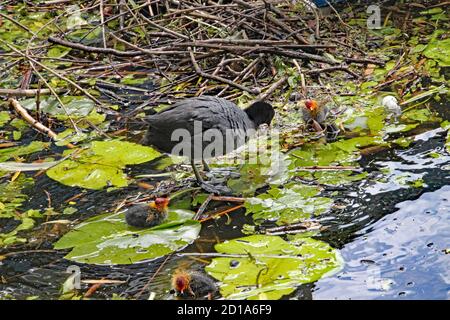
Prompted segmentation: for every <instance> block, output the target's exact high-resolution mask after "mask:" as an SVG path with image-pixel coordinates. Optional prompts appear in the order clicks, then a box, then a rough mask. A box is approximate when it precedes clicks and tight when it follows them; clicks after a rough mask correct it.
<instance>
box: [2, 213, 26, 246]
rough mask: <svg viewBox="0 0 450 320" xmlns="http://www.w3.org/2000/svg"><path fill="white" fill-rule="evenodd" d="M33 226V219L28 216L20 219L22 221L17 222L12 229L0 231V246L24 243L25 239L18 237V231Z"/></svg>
mask: <svg viewBox="0 0 450 320" xmlns="http://www.w3.org/2000/svg"><path fill="white" fill-rule="evenodd" d="M33 227H34V220H33V219H31V218H28V217H25V218H23V219H22V223H21V224H19V225H18V226H17V227H16V228H15V229H14V230H12V231H10V232H8V233H0V247H2V246H8V245H11V244H16V243H26V242H27V239H25V238H21V237H19V236H18V235H17V234H18V233H19V231H23V230H28V229H31V228H33Z"/></svg>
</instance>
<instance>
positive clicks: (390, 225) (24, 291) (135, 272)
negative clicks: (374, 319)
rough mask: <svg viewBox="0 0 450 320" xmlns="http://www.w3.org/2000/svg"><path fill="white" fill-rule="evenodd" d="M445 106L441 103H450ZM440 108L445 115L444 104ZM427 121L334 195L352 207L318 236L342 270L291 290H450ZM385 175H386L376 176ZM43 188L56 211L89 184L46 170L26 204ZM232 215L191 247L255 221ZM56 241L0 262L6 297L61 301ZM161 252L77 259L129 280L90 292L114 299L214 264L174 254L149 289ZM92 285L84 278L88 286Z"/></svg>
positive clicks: (384, 295)
mask: <svg viewBox="0 0 450 320" xmlns="http://www.w3.org/2000/svg"><path fill="white" fill-rule="evenodd" d="M438 107H439V108H438V109H441V110H442V107H445V106H444V105H441V106H438ZM441 115H442V116H444V118H447V116H448V114H447V111H446V112H444V114H441ZM436 127H437V125H435V126H434V128H436ZM430 129H432V128H428V131H427V132H426V133H423V134H420V135H418V136H416V141H415V142H413V143H412V145H411V146H410V147H409V148H408V149H390V150H386V151H384V152H381V153H378V154H375V155H373V156H369V157H366V158H364V159H362V160H361V165H362V166H363V167H364V168H365V169H366V170H367V171H368V172H369V177H368V179H366V180H364V181H363V182H361V183H359V184H357V185H354V186H352V187H350V189H349V190H348V191H345V192H341V193H340V194H339V196H338V197H337V198H336V197H335V198H334V199H335V200H336V201H339V202H341V203H342V204H345V205H346V207H345V208H344V209H342V210H333V211H332V212H330V213H328V214H326V215H324V216H322V217H321V218H320V219H321V223H322V224H323V225H325V226H327V227H328V230H327V231H326V232H325V233H323V234H322V235H321V236H320V237H319V238H320V239H321V240H324V241H326V242H328V243H330V244H331V245H332V246H334V247H336V248H338V249H340V251H341V254H342V256H343V258H344V260H345V266H344V268H343V270H342V271H340V272H339V273H337V274H335V275H334V276H332V277H329V278H324V279H322V280H319V281H318V282H316V283H313V284H308V285H302V286H299V288H298V290H297V291H296V292H295V293H294V294H293V295H292V296H290V297H288V298H298V299H364V298H368V299H448V298H450V296H449V292H450V254H446V251H445V249H450V215H449V211H450V210H449V209H450V174H449V170H450V157H449V156H448V154H447V153H446V151H445V150H444V143H445V135H446V132H444V131H443V130H441V129H439V128H437V129H432V130H430ZM430 153H433V154H434V155H439V157H432V156H430ZM152 166H153V164H152V163H148V164H144V165H141V166H136V167H135V168H133V174H134V175H135V174H138V173H144V172H145V173H149V172H152V169H151V168H152ZM386 168H388V169H389V173H387V174H386V173H384V174H382V173H381V171H380V170H381V169H386ZM382 177H384V178H385V179H384V180H382V181H379V179H380V178H382ZM386 177H387V178H386ZM417 178H421V179H422V180H423V182H424V186H423V187H421V188H414V187H411V186H408V185H406V184H404V183H401V181H402V180H404V179H411V180H415V179H417ZM43 190H46V191H48V192H49V193H50V194H51V195H52V199H53V206H54V207H55V209H56V210H58V209H59V208H62V207H64V206H65V205H66V200H67V199H70V198H71V197H73V196H74V195H76V194H78V193H80V192H82V190H80V189H77V188H69V187H64V186H61V185H60V184H58V183H56V182H54V181H52V180H50V179H48V178H47V177H45V176H41V177H40V178H39V179H37V181H36V185H35V186H34V187H33V189H32V190H29V195H30V200H29V202H28V203H27V206H29V207H30V208H39V207H42V208H45V207H46V206H47V197H46V196H45V193H44V192H43ZM140 192H142V189H139V188H138V187H136V186H130V187H127V188H123V189H120V190H117V191H113V192H109V193H106V192H104V191H87V192H85V193H84V194H83V197H81V198H80V199H79V200H77V201H78V203H77V205H76V207H77V208H78V210H79V211H78V213H77V214H75V216H72V217H71V218H74V217H76V218H78V219H86V218H88V217H90V216H93V215H96V214H99V213H102V212H105V211H107V210H109V209H110V208H112V207H114V206H116V205H117V203H118V202H120V201H122V200H123V199H125V198H127V197H130V196H138V195H139V193H140ZM25 209H26V208H25ZM231 219H232V220H231V221H229V223H227V218H225V217H224V218H221V219H220V220H218V221H214V222H211V223H209V224H206V225H204V227H203V229H202V233H201V237H200V238H199V239H198V240H197V241H196V242H195V243H194V244H192V245H191V246H189V247H187V248H186V249H185V250H184V252H211V251H213V245H214V243H215V242H216V239H220V240H224V239H232V238H236V237H240V236H242V234H241V232H240V230H241V227H242V224H243V223H250V222H251V218H249V217H246V216H245V215H244V214H243V211H237V212H235V213H233V214H231ZM0 225H2V223H1V222H0ZM2 227H5V226H4V225H2ZM52 241H54V239H47V240H44V241H42V243H41V245H40V247H39V248H38V249H39V250H50V252H45V251H44V252H36V253H30V252H23V253H20V252H18V253H16V254H14V255H12V256H9V257H8V258H6V259H4V260H2V261H0V275H1V281H0V298H17V299H23V298H27V297H30V296H38V297H39V298H41V299H56V298H58V297H59V296H60V288H61V285H62V283H63V282H64V280H65V279H66V278H67V277H68V274H67V273H66V269H67V268H68V267H69V266H71V265H73V264H74V263H72V262H70V261H66V260H64V259H63V256H64V252H51V249H52V244H51V243H52ZM33 249H35V248H33ZM12 251H14V250H12ZM163 260H164V258H163V259H158V260H155V261H151V262H146V263H140V264H135V265H129V266H117V267H104V266H91V265H82V264H79V265H78V266H79V267H80V270H81V277H82V279H84V280H85V279H101V278H103V277H104V278H107V279H114V280H123V281H126V283H124V284H119V285H104V286H102V287H100V289H99V290H98V291H97V292H96V294H95V295H94V296H93V297H92V298H97V299H106V298H111V296H112V294H113V293H115V294H117V295H119V296H120V297H124V298H142V299H146V298H147V297H148V294H149V292H155V293H156V298H157V299H172V298H173V297H172V295H171V294H170V293H169V289H170V288H169V287H170V274H171V272H172V271H173V270H174V269H176V268H178V267H189V268H193V269H200V268H202V267H203V266H204V265H205V264H206V263H208V260H207V259H206V260H203V261H199V260H194V259H192V258H187V257H180V256H177V255H174V256H172V257H171V258H170V259H169V260H168V261H167V262H166V264H165V265H164V267H163V268H162V270H163V271H162V272H159V273H158V274H157V276H156V277H155V278H154V279H152V281H151V282H150V284H149V285H148V287H146V289H145V290H143V288H144V287H145V286H146V285H147V284H148V283H149V280H150V279H151V278H152V276H153V274H154V272H155V270H156V269H157V268H158V267H159V266H160V264H161V263H162V261H163ZM87 288H88V287H87V285H83V288H82V289H83V291H85V290H86V289H87ZM142 290H143V291H142ZM141 291H142V294H140V293H141Z"/></svg>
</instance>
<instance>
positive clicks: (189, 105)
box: [142, 96, 275, 184]
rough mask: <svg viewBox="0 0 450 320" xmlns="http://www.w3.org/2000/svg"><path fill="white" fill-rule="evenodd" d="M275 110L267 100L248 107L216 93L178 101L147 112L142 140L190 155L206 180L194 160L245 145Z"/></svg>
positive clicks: (165, 150)
mask: <svg viewBox="0 0 450 320" xmlns="http://www.w3.org/2000/svg"><path fill="white" fill-rule="evenodd" d="M274 115H275V112H274V110H273V107H272V106H271V105H270V104H268V103H265V102H256V103H254V104H252V105H251V106H249V107H248V108H246V109H244V110H243V109H241V108H239V107H238V106H237V105H235V104H234V103H232V102H230V101H228V100H225V99H222V98H217V97H211V96H202V97H196V98H189V99H184V100H181V101H179V102H177V103H175V104H174V105H173V106H171V107H169V108H167V109H164V110H162V111H161V112H159V113H157V114H154V115H151V116H148V117H147V121H148V124H149V128H148V131H147V133H146V135H145V137H144V140H143V142H142V143H143V144H146V145H152V146H154V147H156V148H158V149H159V150H161V151H164V152H167V153H171V154H175V155H179V156H185V157H188V158H190V159H191V164H192V168H193V169H194V173H195V176H196V178H197V181H198V182H199V183H201V184H202V183H203V181H202V178H201V177H200V175H199V173H198V171H197V169H196V167H195V166H194V160H202V161H203V163H204V165H205V169H206V170H208V168H207V165H206V163H205V162H204V160H205V159H207V158H210V157H217V156H220V155H224V154H226V153H228V152H231V151H232V150H234V149H236V148H238V147H239V146H241V145H243V144H244V143H245V142H247V141H248V139H249V138H250V137H251V136H252V134H254V132H255V130H256V129H258V127H259V126H260V125H261V124H270V122H271V121H272V119H273V117H274Z"/></svg>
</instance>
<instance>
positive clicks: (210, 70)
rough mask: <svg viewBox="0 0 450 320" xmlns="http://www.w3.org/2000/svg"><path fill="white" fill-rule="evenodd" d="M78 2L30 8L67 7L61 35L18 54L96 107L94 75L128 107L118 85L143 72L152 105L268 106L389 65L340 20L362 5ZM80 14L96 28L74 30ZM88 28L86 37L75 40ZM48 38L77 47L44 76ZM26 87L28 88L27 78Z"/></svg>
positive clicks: (58, 22) (39, 35)
mask: <svg viewBox="0 0 450 320" xmlns="http://www.w3.org/2000/svg"><path fill="white" fill-rule="evenodd" d="M70 4H71V3H70V2H69V1H65V0H56V1H50V2H45V3H41V4H35V5H32V4H31V5H28V6H29V10H38V11H42V10H51V9H59V11H57V12H58V13H59V14H58V15H57V16H56V17H55V18H54V19H53V20H52V24H53V25H54V26H56V27H57V30H59V32H57V33H55V32H51V33H48V32H47V33H46V32H44V31H45V27H44V28H42V29H41V30H39V31H38V32H35V33H33V34H34V35H33V37H32V39H31V42H30V45H29V46H28V48H27V50H26V52H25V53H20V52H16V53H17V54H22V55H26V56H25V58H28V61H29V62H30V64H32V66H33V70H35V71H39V70H42V71H43V72H50V74H51V76H57V77H60V78H61V79H62V80H65V81H66V82H67V79H72V80H73V81H72V82H70V81H69V82H68V85H69V86H70V87H71V88H72V89H74V90H75V91H78V92H80V91H81V92H82V93H83V94H85V95H87V96H88V97H90V98H91V99H93V100H94V101H95V102H96V103H97V104H101V102H100V101H99V100H97V99H96V98H94V96H92V95H91V94H90V93H89V90H88V89H90V88H91V87H92V81H91V82H90V81H89V79H96V83H95V84H94V89H96V90H98V91H101V92H102V93H103V94H104V95H106V96H108V97H109V98H110V100H112V102H113V103H116V104H119V105H126V104H127V97H126V95H127V94H130V90H131V91H133V90H132V89H133V88H132V87H131V88H130V86H123V85H121V84H117V82H115V81H114V79H120V78H122V77H124V76H125V75H127V74H129V72H130V70H139V68H141V72H142V70H144V69H145V70H147V74H146V76H148V73H150V74H151V75H152V79H154V82H155V83H154V86H153V87H151V88H142V87H141V88H140V89H139V90H138V94H139V95H140V96H141V97H145V99H141V103H142V102H145V103H144V104H143V105H142V107H144V106H149V105H150V106H152V105H158V104H161V103H167V101H168V100H169V99H171V98H173V97H180V96H192V95H201V94H209V95H217V96H220V97H225V98H228V99H236V98H238V97H242V95H244V96H245V97H246V98H247V99H246V100H263V99H267V98H268V97H270V96H271V95H272V94H273V93H274V92H276V91H277V90H283V88H285V87H287V86H289V87H291V89H292V88H293V87H295V88H297V87H298V88H300V89H299V90H296V91H298V92H300V95H301V96H307V95H309V94H310V93H309V92H308V87H309V85H310V84H311V82H314V83H316V84H318V85H322V84H323V82H322V81H323V79H327V77H328V75H329V74H332V73H339V74H340V75H342V77H349V78H359V77H360V76H361V74H362V72H361V71H360V69H361V66H362V65H367V64H375V65H382V64H383V62H382V61H380V60H378V59H374V58H371V57H367V56H366V54H365V50H366V48H364V47H361V46H363V43H364V41H358V38H359V40H361V39H362V38H363V37H365V35H363V34H362V33H361V31H360V28H359V29H357V28H352V27H351V26H349V25H348V24H346V23H344V22H343V18H342V17H341V15H349V14H353V12H355V11H357V10H358V8H357V7H356V6H353V7H347V9H346V10H347V12H346V13H345V12H344V11H342V10H341V9H339V8H338V9H336V8H334V7H331V8H328V12H323V11H320V10H318V9H317V8H315V7H314V5H312V4H311V3H310V2H309V1H287V0H282V1H279V0H274V1H269V0H263V1H260V0H257V1H243V0H223V1H222V0H218V1H211V0H207V1H185V0H153V1H135V4H132V3H130V2H128V1H123V0H117V1H103V0H97V1H81V2H78V3H77V5H76V7H75V8H71V7H69V6H68V7H67V8H65V9H64V10H61V8H62V6H65V5H70ZM344 8H345V6H344ZM364 8H365V7H361V10H364ZM339 10H341V11H339ZM339 12H340V13H339ZM71 16H75V17H77V16H81V17H83V16H86V20H88V21H89V24H87V25H75V26H71V25H70V24H69V23H68V22H67V21H68V19H67V18H68V17H69V18H70V17H71ZM63 18H65V19H63ZM47 27H49V25H47ZM80 30H82V31H84V32H85V35H84V36H83V37H81V38H80V37H79V36H78V37H77V36H75V35H79V34H80ZM95 34H97V36H92V35H95ZM48 35H50V36H48ZM42 40H46V41H48V42H49V43H50V45H54V44H57V45H61V46H63V47H69V48H72V50H71V52H70V55H69V56H70V57H71V58H74V59H72V60H71V61H72V64H71V66H70V67H68V68H64V67H63V66H61V65H60V66H58V70H50V69H51V68H50V67H48V66H47V67H46V68H45V70H43V69H42V65H41V64H40V63H39V61H42V60H40V56H41V55H42V56H45V51H43V50H42ZM360 43H361V44H360ZM47 45H48V43H47ZM44 46H45V45H44ZM14 54H15V53H14ZM31 57H33V58H31ZM77 59H78V61H79V63H78V64H77V63H76V62H74V61H77ZM142 68H144V69H142ZM33 70H30V71H33ZM24 80H25V82H26V79H24ZM23 88H28V86H27V84H26V83H24V82H22V89H23ZM119 89H124V90H122V91H121V90H119ZM118 93H120V94H118ZM100 100H101V99H100ZM140 109H141V108H137V109H135V110H140Z"/></svg>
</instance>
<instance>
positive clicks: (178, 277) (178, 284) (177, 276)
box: [172, 270, 191, 294]
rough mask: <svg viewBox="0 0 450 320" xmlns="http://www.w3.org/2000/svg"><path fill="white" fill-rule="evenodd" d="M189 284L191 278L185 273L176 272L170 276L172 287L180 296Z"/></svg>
mask: <svg viewBox="0 0 450 320" xmlns="http://www.w3.org/2000/svg"><path fill="white" fill-rule="evenodd" d="M190 282H191V276H190V274H189V273H187V272H186V271H181V270H177V271H175V273H174V274H173V276H172V287H173V289H174V290H175V291H176V292H179V293H181V294H183V293H184V292H185V291H187V290H189V285H190Z"/></svg>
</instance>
